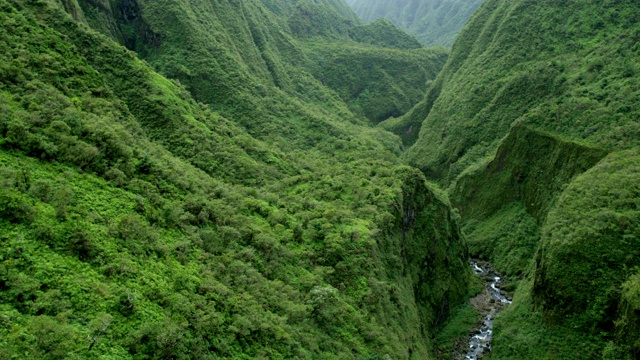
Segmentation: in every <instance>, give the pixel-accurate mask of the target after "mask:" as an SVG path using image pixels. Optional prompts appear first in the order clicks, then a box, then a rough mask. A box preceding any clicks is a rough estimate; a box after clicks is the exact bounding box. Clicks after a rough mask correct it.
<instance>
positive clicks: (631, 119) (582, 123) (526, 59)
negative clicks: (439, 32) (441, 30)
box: [405, 0, 640, 184]
mask: <svg viewBox="0 0 640 360" xmlns="http://www.w3.org/2000/svg"><path fill="white" fill-rule="evenodd" d="M636 11H637V7H636V4H635V3H634V2H632V1H613V0H612V1H607V2H606V3H604V4H601V5H600V6H595V5H594V4H593V3H592V2H591V1H583V2H572V3H571V4H568V5H566V4H559V3H556V2H554V1H536V2H531V1H524V0H523V1H511V2H504V1H499V0H492V1H487V2H485V3H484V5H483V6H482V7H481V8H480V10H479V11H478V12H477V13H476V15H475V16H474V17H473V18H472V20H471V21H470V22H469V23H468V24H467V26H466V28H465V31H463V33H461V34H460V36H459V38H458V40H457V41H456V44H455V45H454V47H453V49H452V51H451V56H450V60H449V62H448V63H447V65H446V66H445V68H444V69H443V71H442V72H441V73H440V75H439V76H438V79H437V80H436V81H435V82H434V84H433V86H432V87H431V90H430V91H429V93H428V94H427V96H426V99H425V104H424V106H425V107H426V109H423V110H422V111H421V113H422V114H424V113H426V116H425V117H426V119H425V118H422V119H423V120H424V123H423V124H422V129H421V136H420V139H418V141H417V142H416V143H415V145H414V146H413V147H412V148H411V149H410V150H409V151H407V153H406V154H405V158H406V159H407V160H408V162H409V163H410V164H412V165H414V166H417V167H418V168H420V169H422V170H423V171H424V172H425V174H427V177H428V178H432V179H439V180H440V181H442V182H443V183H447V184H448V183H449V182H451V181H452V180H454V179H455V178H456V177H457V176H458V175H459V174H460V173H461V172H462V171H463V170H464V169H465V168H467V167H468V166H470V165H472V164H474V163H475V162H477V161H478V160H479V159H481V158H483V157H485V156H488V155H490V154H491V153H492V152H493V151H495V149H496V148H497V145H498V142H499V140H500V139H502V138H503V137H504V136H505V135H506V134H507V133H508V132H509V129H510V128H511V125H512V124H513V123H514V122H515V121H520V122H523V123H524V124H525V125H530V126H531V127H533V128H536V129H541V130H545V131H548V132H551V133H555V134H560V135H562V136H564V137H566V138H569V139H572V140H587V141H588V142H589V143H591V144H592V145H596V146H599V147H602V148H605V149H608V150H613V149H618V150H619V149H625V148H629V147H634V146H638V145H639V142H638V141H639V139H640V137H638V129H639V127H638V126H639V124H638V120H637V115H638V111H639V110H638V104H639V103H638V102H637V101H636V99H637V97H638V94H639V92H640V88H639V87H638V84H637V82H636V81H634V80H633V79H634V74H635V68H636V67H637V66H638V56H637V50H638V48H637V47H636V46H635V44H636V42H637V41H638V39H637V35H638V32H637V18H636V17H635V15H634V14H635V13H636ZM568 39H570V41H569V40H568Z"/></svg>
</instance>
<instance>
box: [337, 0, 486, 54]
mask: <svg viewBox="0 0 640 360" xmlns="http://www.w3.org/2000/svg"><path fill="white" fill-rule="evenodd" d="M482 1H483V0H394V1H389V0H351V1H349V4H350V5H351V7H352V8H353V10H354V11H355V12H356V14H358V15H360V16H361V17H362V18H363V19H364V20H366V21H368V22H373V21H376V20H378V19H388V20H390V21H391V22H392V23H394V24H395V25H396V26H398V27H399V28H401V29H404V30H405V31H407V32H408V33H409V34H412V35H414V36H415V37H416V38H417V39H418V40H419V41H420V42H421V43H423V44H425V45H427V46H444V47H446V48H450V47H451V45H453V42H454V40H455V38H456V35H458V32H459V31H460V29H462V27H463V26H464V25H465V23H466V22H467V21H468V20H469V18H470V17H471V15H473V13H474V12H475V11H476V10H477V9H478V7H479V6H480V5H481V4H482Z"/></svg>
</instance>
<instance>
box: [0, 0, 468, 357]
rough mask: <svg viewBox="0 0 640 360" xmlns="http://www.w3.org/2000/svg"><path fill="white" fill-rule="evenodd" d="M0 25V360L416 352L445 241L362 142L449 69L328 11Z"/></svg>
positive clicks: (421, 201)
mask: <svg viewBox="0 0 640 360" xmlns="http://www.w3.org/2000/svg"><path fill="white" fill-rule="evenodd" d="M0 9H1V12H0V16H1V21H0V22H1V23H2V24H3V26H2V28H1V29H0V38H1V41H0V47H2V51H1V54H2V55H1V57H2V59H1V61H0V98H1V99H2V101H1V102H0V136H1V146H2V147H1V151H0V180H1V181H0V183H1V184H2V185H1V186H0V214H2V216H1V219H0V229H1V231H0V241H1V244H2V245H1V246H0V314H1V315H0V319H2V320H1V321H0V358H3V359H5V358H6V359H12V358H34V359H62V358H64V359H68V358H76V359H81V358H82V359H84V358H101V359H112V358H113V359H147V358H163V359H164V358H174V359H187V358H198V359H207V358H211V359H214V358H246V359H253V358H309V359H338V358H371V359H376V358H388V357H390V356H392V357H393V358H412V357H413V358H415V357H419V358H425V357H430V356H431V354H432V353H433V345H432V337H433V336H434V334H435V332H436V329H437V326H438V325H439V324H442V323H443V322H444V321H445V319H446V318H447V317H448V315H449V313H450V312H451V310H452V309H453V308H455V306H456V305H457V304H460V303H462V302H463V301H464V300H465V298H466V295H467V283H468V281H469V271H468V268H467V264H466V258H467V250H466V245H465V244H464V242H463V239H462V237H461V235H460V230H459V226H458V219H457V218H456V217H455V215H453V213H452V212H451V211H450V206H449V205H448V201H447V200H446V198H444V197H443V196H442V195H441V193H440V192H439V191H438V190H436V189H435V188H434V187H432V186H430V185H427V184H426V182H425V178H424V176H423V175H422V174H421V173H420V172H419V171H418V170H416V169H413V168H410V167H407V166H404V165H401V163H400V161H399V158H398V155H399V154H400V148H401V143H400V140H399V139H398V138H397V137H396V136H395V135H392V134H390V133H388V132H386V131H384V130H381V129H375V128H371V127H369V126H368V125H369V124H370V123H372V122H376V121H378V120H380V119H381V117H383V116H384V114H386V113H394V114H396V113H400V112H402V111H405V110H406V109H409V108H410V107H411V106H412V105H413V104H415V103H417V102H418V101H419V100H420V98H421V96H422V94H421V93H422V92H424V91H426V89H427V87H428V81H430V80H433V79H434V78H435V76H436V74H437V73H438V72H439V70H440V68H441V67H442V65H443V63H444V61H445V59H446V53H444V52H442V51H440V50H429V49H422V46H421V45H419V44H418V43H417V41H416V40H415V39H413V38H411V37H410V36H408V35H406V34H404V33H402V32H400V31H398V30H397V29H395V28H393V27H390V26H387V25H386V24H385V25H384V26H382V27H379V26H367V25H362V24H361V23H360V22H359V20H358V19H357V18H356V16H355V15H354V14H353V13H352V12H351V11H350V10H349V8H348V7H347V6H346V4H344V3H343V2H339V1H336V2H323V3H320V4H317V3H310V2H304V1H302V2H296V3H295V4H293V3H291V2H289V1H284V0H283V1H271V2H266V1H265V2H260V1H246V2H224V1H221V2H217V3H215V4H213V3H211V2H206V1H200V2H198V1H191V2H183V1H166V2H156V1H153V2H152V1H139V2H136V1H104V2H93V1H86V2H85V1H73V0H72V1H61V2H58V1H46V0H24V1H23V0H0ZM332 21H334V23H333V25H335V27H333V28H332V27H331V26H329V25H330V24H331V22H332ZM301 24H302V25H301ZM305 24H306V25H305ZM296 26H303V28H304V26H308V29H321V30H322V31H325V30H327V31H328V32H327V33H317V34H316V33H313V32H304V31H303V32H301V31H299V29H300V28H296ZM319 43H324V44H325V45H326V47H327V48H336V49H339V48H340V49H341V48H350V49H354V50H357V51H358V52H356V53H353V54H348V53H346V52H345V55H348V56H349V61H351V62H353V63H354V64H357V63H360V62H364V61H369V60H368V59H367V57H368V56H369V55H371V54H375V56H377V58H378V59H379V60H374V63H375V65H372V66H370V67H369V69H370V70H371V71H369V72H367V71H366V69H362V71H361V72H360V73H358V74H356V75H355V76H354V78H353V79H354V82H356V81H357V84H354V85H357V88H353V89H346V90H345V89H343V88H342V87H341V86H342V84H341V83H339V82H336V81H335V80H334V79H336V78H338V77H339V76H340V75H339V74H342V73H344V69H340V68H339V67H338V66H337V65H336V66H333V65H332V64H331V63H330V62H325V61H320V59H318V58H316V56H319V52H320V51H321V50H320V47H319ZM133 51H135V52H133ZM329 55H330V54H327V56H329ZM380 76H382V78H378V77H380ZM385 81H387V82H388V83H387V82H385ZM323 82H326V83H327V85H326V86H325V85H323ZM378 86H380V87H381V88H382V89H388V88H392V89H395V90H396V96H393V95H389V96H387V97H385V99H384V100H385V101H386V102H384V103H383V102H381V101H379V100H380V98H381V97H380V95H377V93H376V92H377V91H380V90H379V89H378V88H377V87H378ZM362 92H368V93H369V94H371V95H370V96H371V100H368V99H367V98H365V97H364V96H358V94H360V93H362ZM368 101H369V102H370V101H376V102H377V103H376V106H377V108H376V112H371V113H367V112H366V111H365V109H366V108H367V104H368ZM378 102H380V103H378ZM368 117H369V118H368Z"/></svg>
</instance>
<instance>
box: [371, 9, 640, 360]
mask: <svg viewBox="0 0 640 360" xmlns="http://www.w3.org/2000/svg"><path fill="white" fill-rule="evenodd" d="M638 10H639V9H638V5H637V4H636V3H635V2H632V1H624V0H620V1H606V2H604V3H602V2H597V3H596V2H595V1H581V2H558V1H535V2H532V1H524V0H523V1H503V0H488V1H486V2H485V3H484V4H483V5H482V6H481V7H480V9H479V10H478V12H477V13H476V14H475V15H474V16H473V17H472V19H471V20H470V22H469V23H468V24H467V25H466V27H465V29H464V30H463V31H462V32H461V33H460V35H459V37H458V38H457V40H456V42H455V44H454V46H453V48H452V51H451V55H450V57H449V59H448V61H447V63H446V65H445V67H444V69H443V71H442V72H441V73H440V74H439V75H438V78H437V79H436V81H435V82H434V83H433V84H432V85H431V87H430V90H429V92H428V93H427V94H426V96H425V98H424V99H423V100H422V101H421V102H420V104H418V105H417V106H416V107H414V109H412V110H411V111H409V112H408V113H407V114H405V115H404V116H402V117H398V118H396V119H391V120H388V121H386V122H384V123H383V126H384V127H385V128H387V129H390V130H392V131H394V132H396V133H398V134H402V135H403V141H404V142H405V144H411V143H412V142H413V145H412V146H411V147H410V148H409V149H408V151H407V152H405V153H404V154H403V158H404V159H405V160H406V161H408V163H409V164H411V165H414V166H416V167H418V168H420V169H422V171H423V173H425V174H426V176H427V177H428V178H429V179H432V180H433V181H437V182H439V183H440V184H442V185H443V186H445V187H447V188H448V192H449V196H450V197H451V202H452V204H453V206H454V207H455V208H457V209H458V211H459V212H460V215H461V218H462V224H463V231H464V232H465V234H466V236H467V238H468V244H469V247H470V252H471V254H472V256H477V257H481V258H484V259H487V260H490V261H491V262H492V263H493V264H494V265H495V266H496V267H497V268H498V269H499V270H501V271H503V272H504V273H505V274H506V275H507V276H508V277H509V278H510V279H511V280H512V281H514V282H515V283H514V284H516V285H518V287H517V290H516V293H515V299H514V304H513V305H512V306H511V307H509V308H508V309H507V310H506V311H505V312H504V314H503V315H501V316H500V317H498V320H497V322H496V331H495V338H494V344H493V346H492V349H493V351H492V358H496V359H584V358H594V359H595V358H603V359H634V358H637V356H638V355H637V354H638V351H640V347H639V344H638V342H637V339H638V318H639V317H638V312H637V311H638V306H637V305H638V303H637V297H638V282H637V272H638V266H640V263H639V262H638V259H640V257H639V255H640V253H639V252H638V249H640V243H638V239H639V238H640V229H638V227H637V226H636V224H637V223H638V220H637V219H638V214H639V213H638V207H637V204H638V199H640V196H639V193H638V186H639V185H638V184H640V173H638V169H637V164H638V163H639V162H638V157H637V149H638V147H639V145H640V123H639V122H638V114H640V111H639V110H640V109H639V108H638V101H637V99H638V94H640V92H639V91H640V88H639V87H638V81H637V73H636V72H637V69H638V68H639V66H640V61H639V60H638V59H639V58H638V56H637V52H638V46H637V43H638V41H639V40H640V38H638V34H640V22H639V19H638V17H637V16H636V14H637V13H638ZM416 129H420V132H419V136H416V135H415V131H416Z"/></svg>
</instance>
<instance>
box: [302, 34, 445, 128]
mask: <svg viewBox="0 0 640 360" xmlns="http://www.w3.org/2000/svg"><path fill="white" fill-rule="evenodd" d="M306 52H307V54H308V55H309V57H310V58H312V59H314V64H312V65H311V66H310V71H311V73H312V74H314V76H315V77H316V78H317V79H319V80H320V81H322V83H323V84H325V85H326V86H327V87H329V88H331V89H333V90H335V91H336V92H337V93H338V95H340V98H341V99H343V100H344V101H345V102H346V103H347V104H348V105H349V108H350V109H351V111H353V112H354V113H356V114H360V115H362V116H364V117H366V118H367V119H369V120H370V121H371V122H372V123H378V122H380V121H382V120H385V119H387V118H389V117H396V116H401V115H402V114H404V113H405V112H407V111H408V110H410V109H411V108H412V107H413V106H414V105H415V104H416V103H418V102H419V101H420V100H421V98H422V96H423V95H424V92H425V91H426V90H427V88H428V86H429V83H430V82H431V80H433V79H435V77H436V75H437V74H438V72H439V71H440V69H441V68H442V66H443V65H444V62H445V61H446V59H447V53H446V52H444V51H442V50H439V49H415V50H404V51H402V50H397V49H387V48H378V47H371V46H362V45H354V44H348V43H342V42H335V43H330V44H327V43H322V42H318V43H309V44H307V46H306Z"/></svg>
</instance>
